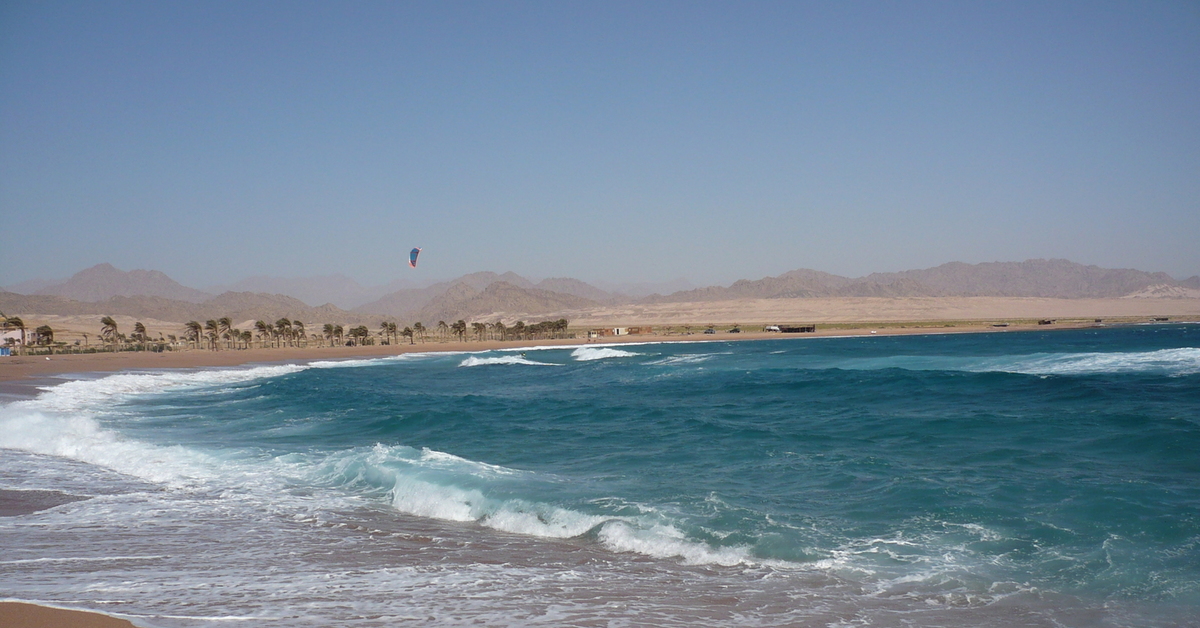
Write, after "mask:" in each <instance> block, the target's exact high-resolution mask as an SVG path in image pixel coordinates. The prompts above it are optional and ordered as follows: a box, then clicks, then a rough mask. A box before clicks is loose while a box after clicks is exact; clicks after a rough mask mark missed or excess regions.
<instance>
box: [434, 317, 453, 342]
mask: <svg viewBox="0 0 1200 628" xmlns="http://www.w3.org/2000/svg"><path fill="white" fill-rule="evenodd" d="M437 330H438V337H439V338H441V339H443V340H445V338H446V336H447V335H449V332H450V326H449V325H447V324H446V321H438V324H437Z"/></svg>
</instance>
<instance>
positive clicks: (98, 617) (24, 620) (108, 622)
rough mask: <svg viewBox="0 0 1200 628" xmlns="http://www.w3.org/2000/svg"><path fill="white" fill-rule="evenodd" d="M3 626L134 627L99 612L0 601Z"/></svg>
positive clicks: (4, 627) (45, 627)
mask: <svg viewBox="0 0 1200 628" xmlns="http://www.w3.org/2000/svg"><path fill="white" fill-rule="evenodd" d="M0 626H3V628H134V625H133V624H132V623H130V622H128V621H126V620H124V619H118V618H116V617H109V616H108V615H102V614H100V613H89V612H86V611H72V610H67V609H63V608H51V607H48V606H39V605H37V604H26V603H24V602H0Z"/></svg>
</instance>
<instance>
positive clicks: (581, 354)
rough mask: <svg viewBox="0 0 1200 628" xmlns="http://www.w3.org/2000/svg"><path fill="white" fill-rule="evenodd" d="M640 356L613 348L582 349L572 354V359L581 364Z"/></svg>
mask: <svg viewBox="0 0 1200 628" xmlns="http://www.w3.org/2000/svg"><path fill="white" fill-rule="evenodd" d="M637 355H640V354H638V353H633V352H632V351H622V350H621V349H613V348H611V347H580V348H578V349H576V350H574V351H572V352H571V357H572V358H574V359H575V360H577V361H579V362H588V361H591V360H605V359H608V358H632V357H634V356H637Z"/></svg>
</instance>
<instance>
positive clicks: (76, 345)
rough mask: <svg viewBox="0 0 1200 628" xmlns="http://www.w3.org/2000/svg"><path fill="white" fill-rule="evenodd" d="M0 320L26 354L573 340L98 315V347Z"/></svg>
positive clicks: (439, 328)
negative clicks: (172, 325)
mask: <svg viewBox="0 0 1200 628" xmlns="http://www.w3.org/2000/svg"><path fill="white" fill-rule="evenodd" d="M0 322H3V326H4V330H5V331H6V332H7V331H9V330H10V329H19V330H20V331H21V332H22V333H21V340H19V341H16V342H12V343H10V344H11V345H13V346H15V347H16V348H17V352H25V353H30V354H37V355H41V354H47V355H49V354H55V353H98V352H117V351H151V352H163V351H188V350H192V351H194V350H201V351H235V350H244V349H279V348H289V347H295V348H306V347H342V346H344V347H355V346H360V347H361V346H374V345H392V344H400V343H401V342H402V339H403V340H404V341H407V343H408V344H413V345H415V344H417V343H426V342H439V343H447V342H482V341H528V340H544V339H550V338H573V337H575V332H572V331H570V330H569V324H568V321H567V320H566V319H562V318H560V319H558V320H553V321H542V322H539V323H532V324H526V323H525V322H524V321H517V322H516V323H514V324H513V325H511V326H506V325H505V324H504V323H502V322H495V323H484V322H472V323H468V322H467V321H465V320H462V319H460V320H457V321H455V322H454V323H450V324H447V323H446V322H445V321H438V322H437V325H436V326H434V327H433V328H432V329H434V330H436V333H435V334H432V337H431V334H430V329H431V328H430V327H427V326H426V325H425V324H424V323H422V322H420V321H417V322H414V323H413V324H412V325H410V326H403V327H401V325H400V324H399V323H397V322H396V321H387V320H385V321H382V322H380V323H379V326H378V328H377V330H376V331H372V329H371V328H369V327H367V326H366V325H357V326H354V327H349V328H346V327H345V326H343V325H341V324H337V323H324V324H323V325H322V326H321V327H320V330H319V332H318V331H317V328H316V327H315V326H314V327H313V331H312V332H311V333H310V332H309V328H308V327H306V325H305V323H304V322H303V321H299V320H292V319H289V318H286V317H284V318H280V319H278V320H276V321H275V322H274V323H271V322H268V321H264V320H258V321H254V323H253V325H250V326H249V328H248V329H240V328H239V327H236V326H235V323H234V321H233V319H232V318H230V317H228V316H224V317H221V318H215V319H208V320H206V321H205V322H203V323H201V322H200V321H196V320H192V321H188V322H186V323H184V324H183V325H182V327H181V328H180V329H179V333H178V334H164V333H162V332H159V333H158V335H157V336H155V335H154V334H152V333H150V332H149V331H148V330H147V328H146V326H145V325H144V324H143V323H142V322H141V321H137V322H135V323H134V325H133V331H132V332H130V333H128V334H126V333H124V332H122V331H121V328H120V325H119V323H118V322H117V320H116V318H114V317H112V316H102V317H100V319H99V321H98V322H99V328H98V332H97V333H96V334H95V337H97V338H99V340H100V343H99V344H95V345H93V344H91V343H89V339H90V338H91V337H92V335H91V334H88V333H82V334H80V335H82V337H83V339H82V342H81V341H80V340H75V341H74V342H66V341H56V340H55V330H54V329H53V328H52V327H51V326H50V325H41V326H39V327H38V328H37V329H36V330H34V332H33V333H32V334H29V335H27V336H26V335H25V322H24V321H23V320H22V319H21V318H19V317H15V316H14V317H9V316H5V315H3V313H0Z"/></svg>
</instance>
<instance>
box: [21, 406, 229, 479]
mask: <svg viewBox="0 0 1200 628" xmlns="http://www.w3.org/2000/svg"><path fill="white" fill-rule="evenodd" d="M15 405H17V404H13V406H15ZM13 406H7V407H4V408H0V448H4V449H19V450H22V451H29V452H33V453H38V454H44V455H50V456H58V457H61V458H71V459H73V460H80V461H83V462H87V463H90V464H94V465H98V466H101V467H105V468H107V469H112V470H114V471H119V472H121V473H125V474H127V475H131V476H134V477H139V478H142V479H145V480H150V481H152V482H160V483H164V484H169V485H181V484H191V483H193V482H194V481H196V480H198V479H201V478H207V477H212V475H213V471H212V470H213V468H214V464H213V461H212V459H211V458H209V457H208V456H205V455H203V454H200V453H198V452H195V451H192V450H189V449H186V448H184V447H158V446H154V445H148V444H145V443H140V442H137V441H133V440H127V439H124V438H122V437H121V436H120V435H119V434H117V433H116V432H113V431H110V430H105V429H103V428H102V427H101V426H100V424H99V423H98V422H97V421H96V420H95V419H93V418H90V417H87V416H78V415H75V416H70V415H68V416H60V415H55V414H53V413H42V412H37V411H34V410H30V409H26V408H17V407H13Z"/></svg>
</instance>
